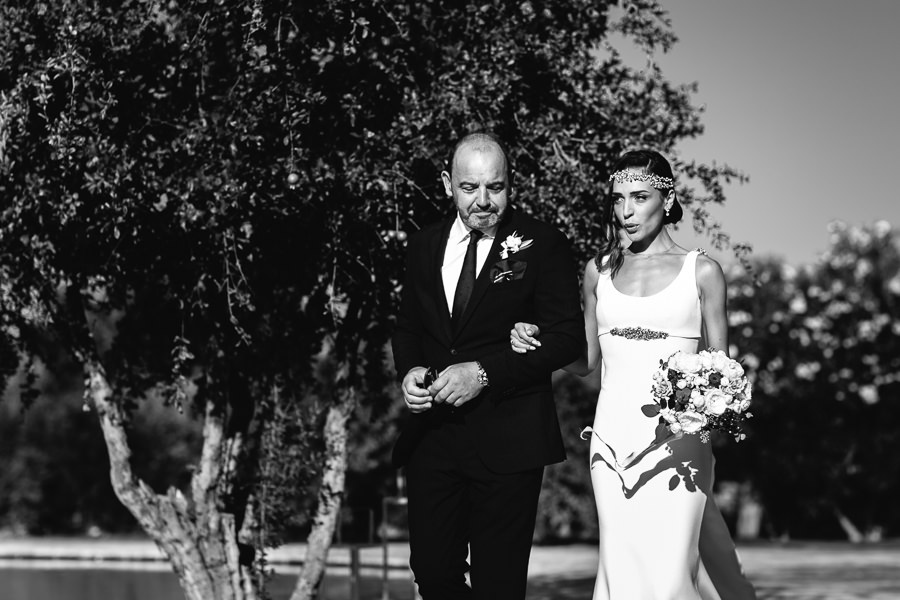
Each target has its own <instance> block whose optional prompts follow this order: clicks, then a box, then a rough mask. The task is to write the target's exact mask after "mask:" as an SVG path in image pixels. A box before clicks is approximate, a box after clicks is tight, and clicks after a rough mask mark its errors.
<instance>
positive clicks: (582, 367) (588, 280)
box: [510, 260, 600, 377]
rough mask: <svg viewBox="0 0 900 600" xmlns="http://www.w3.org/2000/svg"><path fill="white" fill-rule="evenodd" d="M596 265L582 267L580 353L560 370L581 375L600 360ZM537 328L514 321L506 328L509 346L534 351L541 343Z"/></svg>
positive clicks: (591, 263) (585, 373)
mask: <svg viewBox="0 0 900 600" xmlns="http://www.w3.org/2000/svg"><path fill="white" fill-rule="evenodd" d="M599 275H600V274H599V272H598V271H597V266H596V264H595V263H594V261H593V260H591V261H589V262H588V264H587V266H586V267H585V268H584V281H583V282H582V284H581V295H582V305H583V306H584V340H583V342H582V347H581V355H580V356H579V357H578V358H577V359H576V360H575V361H574V362H572V363H569V364H568V365H566V366H565V367H563V370H565V371H568V372H569V373H574V374H575V375H580V376H581V377H585V376H587V375H589V374H590V373H592V372H593V371H594V369H596V368H597V365H598V364H599V363H600V341H599V340H598V339H597V278H598V277H599ZM540 333H541V330H540V327H538V326H537V325H535V324H533V323H516V324H515V326H514V327H513V329H512V331H510V344H511V346H512V349H513V350H515V351H516V352H519V353H524V352H528V351H531V350H536V349H537V348H539V347H540V345H541V342H540V341H539V340H538V339H537V338H538V336H540Z"/></svg>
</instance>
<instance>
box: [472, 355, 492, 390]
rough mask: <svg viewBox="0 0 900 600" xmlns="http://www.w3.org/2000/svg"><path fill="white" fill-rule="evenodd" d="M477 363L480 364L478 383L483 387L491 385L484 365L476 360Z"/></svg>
mask: <svg viewBox="0 0 900 600" xmlns="http://www.w3.org/2000/svg"><path fill="white" fill-rule="evenodd" d="M475 364H476V365H477V366H478V375H477V378H478V383H480V384H481V387H487V386H489V385H491V384H490V382H489V381H488V376H487V371H485V370H484V367H482V366H481V363H480V362H478V361H477V360H476V361H475Z"/></svg>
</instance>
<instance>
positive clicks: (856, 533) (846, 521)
mask: <svg viewBox="0 0 900 600" xmlns="http://www.w3.org/2000/svg"><path fill="white" fill-rule="evenodd" d="M834 516H835V517H837V520H838V523H840V524H841V529H843V530H844V533H845V534H847V539H848V540H850V541H851V542H853V543H854V544H858V543H860V542H862V541H863V534H862V532H860V530H859V528H858V527H857V526H856V525H854V524H853V521H851V520H850V518H849V517H847V515H845V514H844V513H843V512H841V509H839V508H837V507H835V508H834Z"/></svg>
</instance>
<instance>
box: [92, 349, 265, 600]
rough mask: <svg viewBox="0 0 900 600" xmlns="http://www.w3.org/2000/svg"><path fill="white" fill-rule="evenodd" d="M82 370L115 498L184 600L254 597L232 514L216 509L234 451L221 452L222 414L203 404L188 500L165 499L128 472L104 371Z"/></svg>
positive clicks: (120, 417)
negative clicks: (163, 559) (166, 564)
mask: <svg viewBox="0 0 900 600" xmlns="http://www.w3.org/2000/svg"><path fill="white" fill-rule="evenodd" d="M84 368H85V375H86V377H87V380H88V381H87V383H88V386H89V388H88V392H89V394H90V398H91V400H92V401H93V405H94V408H95V409H96V411H97V417H98V419H99V421H100V427H101V429H102V430H103V437H104V439H105V440H106V448H107V451H108V453H109V463H110V479H111V480H112V485H113V489H114V490H115V492H116V496H118V498H119V500H120V501H121V502H122V504H124V505H125V507H126V508H127V509H128V510H129V511H130V512H131V514H132V515H134V517H135V518H136V519H137V521H138V523H140V525H141V527H142V528H143V529H144V531H145V532H146V533H147V535H149V536H150V538H151V539H153V541H154V542H156V544H157V545H158V546H159V547H160V549H162V551H163V552H164V553H165V554H166V556H167V557H168V558H169V561H170V562H171V564H172V568H173V569H174V570H175V573H176V575H177V576H178V579H179V581H180V583H181V587H182V589H183V590H184V594H185V597H186V598H187V599H188V600H257V599H258V598H259V592H258V587H257V585H256V581H255V579H254V577H253V573H252V570H251V568H250V567H248V566H242V565H241V564H240V563H239V560H238V545H237V541H238V532H237V531H235V518H234V515H232V514H228V513H222V512H220V511H219V510H218V507H217V496H218V490H217V485H218V483H219V481H220V476H221V473H222V470H223V465H225V464H227V461H228V460H229V459H230V457H231V456H233V455H234V452H235V451H236V448H235V447H234V445H233V446H232V447H231V448H229V450H230V451H229V452H226V451H223V446H224V444H223V441H224V435H223V432H224V423H223V417H222V416H221V415H219V414H217V412H216V411H215V410H213V407H212V404H211V403H208V405H207V411H206V422H205V424H204V428H203V437H204V443H203V454H202V459H201V463H200V466H199V468H198V470H197V473H196V474H195V475H194V478H193V481H192V486H191V488H192V496H193V502H192V503H189V502H188V499H187V498H185V496H184V494H182V493H181V492H180V491H179V490H177V489H174V488H170V489H169V491H168V493H167V494H166V495H165V496H161V495H158V494H156V493H154V492H153V490H152V489H150V487H149V486H148V485H147V484H146V483H144V482H143V481H142V480H140V479H139V478H137V477H135V475H134V474H133V473H132V470H131V448H130V446H129V444H128V437H127V434H126V432H125V427H124V424H125V412H124V411H123V409H122V406H121V405H120V404H119V403H118V402H117V401H116V400H115V399H114V398H113V392H112V388H111V387H110V385H109V381H108V380H107V378H106V374H105V371H104V369H103V366H102V365H101V364H100V363H99V362H96V361H88V362H87V363H86V364H85V366H84ZM235 444H239V440H238V441H236V442H235ZM245 521H246V520H245Z"/></svg>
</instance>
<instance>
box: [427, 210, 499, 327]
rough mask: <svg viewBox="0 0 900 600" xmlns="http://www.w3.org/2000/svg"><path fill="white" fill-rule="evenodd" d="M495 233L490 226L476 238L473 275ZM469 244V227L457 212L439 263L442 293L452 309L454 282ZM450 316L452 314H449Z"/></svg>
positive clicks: (477, 273) (486, 256) (479, 271)
mask: <svg viewBox="0 0 900 600" xmlns="http://www.w3.org/2000/svg"><path fill="white" fill-rule="evenodd" d="M496 235H497V227H496V226H494V227H491V228H490V229H488V230H487V231H485V232H484V235H483V236H481V239H480V240H478V245H477V247H476V248H475V250H476V255H475V256H476V261H475V277H478V275H479V274H480V273H481V268H482V267H483V266H484V263H485V262H487V259H488V254H490V253H491V245H493V243H494V237H496ZM468 245H469V228H468V227H466V226H465V225H464V224H463V222H462V219H461V218H460V216H459V213H457V215H456V220H455V221H453V225H452V226H451V227H450V237H449V238H447V248H446V249H445V250H444V262H443V263H442V265H441V278H442V279H443V280H444V294H445V295H446V296H447V308H448V310H450V311H451V312H452V311H453V296H454V294H456V284H457V283H458V282H459V274H460V273H461V272H462V265H463V260H464V259H465V258H466V248H467V247H468ZM451 316H452V315H451Z"/></svg>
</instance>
